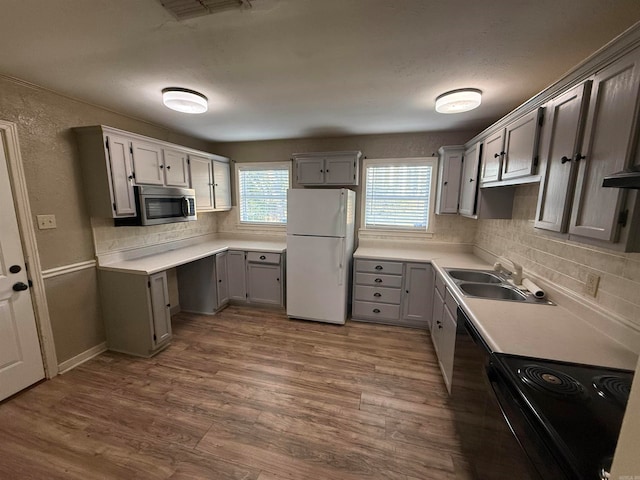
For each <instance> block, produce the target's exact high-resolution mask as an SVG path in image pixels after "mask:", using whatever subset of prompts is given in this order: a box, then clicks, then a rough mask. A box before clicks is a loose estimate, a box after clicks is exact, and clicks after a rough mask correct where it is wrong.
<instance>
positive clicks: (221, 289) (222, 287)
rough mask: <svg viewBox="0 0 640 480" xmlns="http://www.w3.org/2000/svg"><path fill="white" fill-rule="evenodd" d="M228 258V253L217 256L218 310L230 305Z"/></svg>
mask: <svg viewBox="0 0 640 480" xmlns="http://www.w3.org/2000/svg"><path fill="white" fill-rule="evenodd" d="M227 256H228V254H227V252H220V253H218V254H216V293H217V294H218V308H220V307H221V306H222V305H225V304H227V303H229V287H228V278H227Z"/></svg>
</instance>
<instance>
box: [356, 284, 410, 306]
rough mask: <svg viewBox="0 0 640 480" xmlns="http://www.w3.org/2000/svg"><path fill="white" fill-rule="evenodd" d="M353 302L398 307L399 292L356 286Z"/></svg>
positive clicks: (391, 289)
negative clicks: (361, 301)
mask: <svg viewBox="0 0 640 480" xmlns="http://www.w3.org/2000/svg"><path fill="white" fill-rule="evenodd" d="M354 300H364V301H366V302H382V303H393V304H396V305H400V290H399V289H397V288H382V287H365V286H363V285H356V288H355V291H354Z"/></svg>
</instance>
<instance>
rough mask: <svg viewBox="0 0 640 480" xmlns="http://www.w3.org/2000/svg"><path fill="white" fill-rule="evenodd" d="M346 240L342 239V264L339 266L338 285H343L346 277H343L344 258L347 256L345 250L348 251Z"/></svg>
mask: <svg viewBox="0 0 640 480" xmlns="http://www.w3.org/2000/svg"><path fill="white" fill-rule="evenodd" d="M345 241H346V240H345V238H344V237H342V238H341V239H340V264H339V265H338V285H342V282H343V280H342V277H344V275H343V271H344V256H345V249H346V245H345Z"/></svg>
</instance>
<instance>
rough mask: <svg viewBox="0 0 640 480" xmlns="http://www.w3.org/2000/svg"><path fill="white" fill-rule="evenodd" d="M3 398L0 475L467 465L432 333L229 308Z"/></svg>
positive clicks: (404, 474) (264, 478) (197, 475)
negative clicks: (153, 345) (158, 346)
mask: <svg viewBox="0 0 640 480" xmlns="http://www.w3.org/2000/svg"><path fill="white" fill-rule="evenodd" d="M173 331H174V338H173V341H172V343H171V346H170V347H169V348H168V349H166V350H165V351H163V352H161V353H160V354H158V355H157V356H155V357H153V358H151V359H139V358H135V357H129V356H126V355H120V354H116V353H109V352H107V353H104V354H102V355H100V356H98V357H96V358H94V359H92V360H90V361H89V362H87V363H85V364H83V365H81V366H79V367H77V368H75V369H74V370H72V371H70V372H69V373H67V374H64V375H60V376H58V377H56V378H54V379H53V380H51V381H48V382H44V383H42V384H40V385H37V386H35V387H33V388H31V389H30V390H27V391H25V392H23V393H21V394H19V395H17V396H16V397H13V398H11V399H9V400H8V401H5V402H4V403H2V404H0V479H2V480H4V479H20V480H26V479H38V480H40V479H72V480H75V479H78V480H80V479H82V480H87V479H171V480H178V479H180V480H182V479H234V480H240V479H245V480H249V479H253V480H282V479H293V480H321V479H345V480H351V479H392V480H396V479H397V480H416V479H443V480H453V479H456V480H463V479H465V480H466V479H470V478H472V476H471V474H470V473H469V469H468V465H467V463H466V462H465V459H464V457H463V455H462V453H461V449H460V443H459V441H458V438H457V435H456V432H455V428H454V424H453V417H452V414H451V411H450V409H449V407H448V403H447V402H448V399H447V393H446V389H445V387H444V383H443V381H442V377H441V376H440V371H439V369H438V366H437V362H436V357H435V353H434V351H433V348H432V344H431V339H430V338H429V336H428V334H427V333H425V332H421V331H418V330H412V329H406V328H401V327H389V326H384V325H374V324H364V323H357V322H349V323H347V325H346V326H336V325H328V324H321V323H314V322H303V321H292V320H288V319H287V318H286V316H285V315H284V314H283V313H280V312H272V311H264V310H259V309H251V308H247V307H236V306H231V307H229V308H227V309H225V310H224V311H222V312H221V313H219V314H218V315H215V316H198V315H188V314H178V315H176V316H174V317H173Z"/></svg>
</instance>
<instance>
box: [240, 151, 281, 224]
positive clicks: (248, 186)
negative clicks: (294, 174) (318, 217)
mask: <svg viewBox="0 0 640 480" xmlns="http://www.w3.org/2000/svg"><path fill="white" fill-rule="evenodd" d="M290 172H291V164H290V163H288V162H283V163H273V162H269V163H236V185H237V192H238V210H239V214H240V223H251V224H266V225H286V223H287V189H288V188H289V186H290V183H289V178H290V177H291V175H290Z"/></svg>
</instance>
